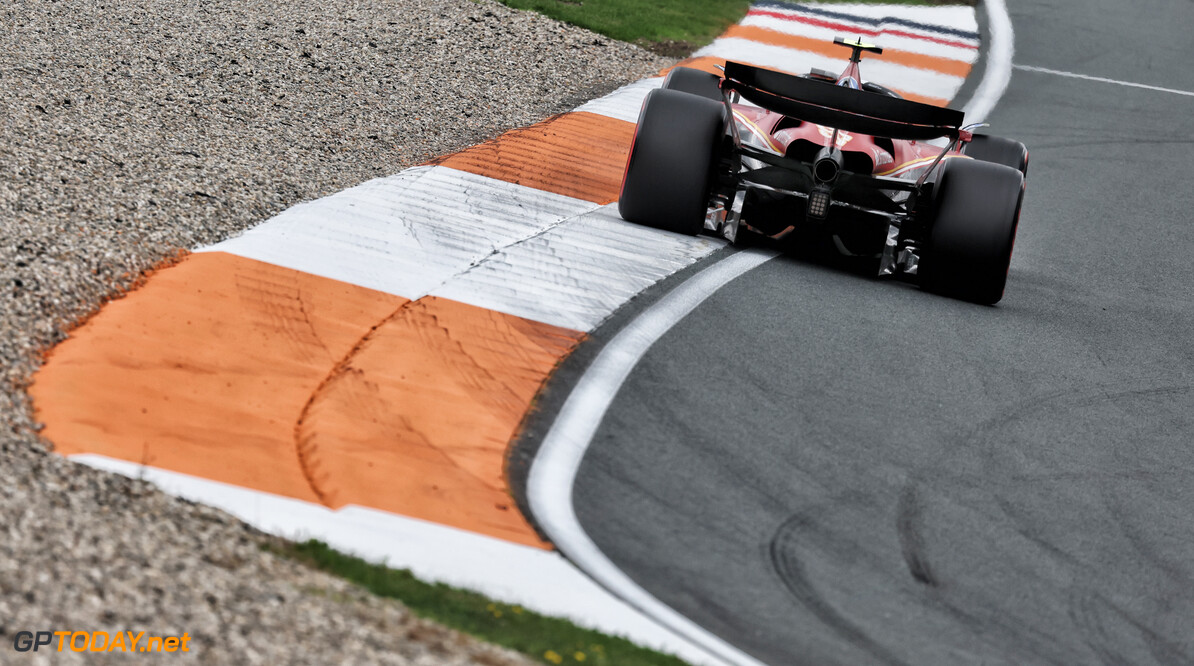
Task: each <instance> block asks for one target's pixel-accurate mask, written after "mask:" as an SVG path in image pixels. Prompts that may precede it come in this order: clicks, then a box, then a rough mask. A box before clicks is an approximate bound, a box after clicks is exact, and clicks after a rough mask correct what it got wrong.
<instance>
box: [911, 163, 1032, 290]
mask: <svg viewBox="0 0 1194 666" xmlns="http://www.w3.org/2000/svg"><path fill="white" fill-rule="evenodd" d="M934 190H935V193H934V199H935V201H936V214H935V217H934V220H933V224H932V228H931V229H930V230H929V234H928V238H926V242H925V243H924V246H923V247H922V249H921V258H920V259H921V260H920V267H919V270H918V275H919V276H920V284H921V286H922V287H924V288H925V289H927V290H929V291H933V292H937V293H940V294H945V295H947V296H953V297H956V298H961V299H964V300H967V301H973V302H975V303H983V304H986V305H993V304H995V303H998V302H999V300H1000V299H1001V298H1003V288H1004V286H1005V285H1006V284H1007V269H1008V264H1009V263H1010V262H1011V259H1012V246H1013V245H1014V244H1015V240H1016V226H1017V225H1018V223H1019V220H1020V204H1021V202H1022V201H1023V198H1024V175H1023V174H1021V173H1020V172H1019V171H1017V170H1016V169H1013V168H1011V167H1008V166H1004V165H1002V164H993V163H990V162H980V161H976V160H962V159H954V160H949V161H947V162H946V163H945V164H943V165H942V168H941V173H940V175H939V176H938V178H937V182H936V185H935V187H934Z"/></svg>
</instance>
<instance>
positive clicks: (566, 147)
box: [433, 112, 634, 204]
mask: <svg viewBox="0 0 1194 666" xmlns="http://www.w3.org/2000/svg"><path fill="white" fill-rule="evenodd" d="M633 138H634V123H628V122H626V121H623V120H617V119H616V118H609V117H607V116H602V115H598V114H595V113H586V112H574V113H565V114H563V115H559V116H555V117H553V118H549V119H547V120H545V121H543V122H541V123H538V124H536V125H531V126H530V127H525V128H523V129H516V130H512V131H509V132H506V133H505V134H503V135H501V136H499V137H498V138H496V139H494V140H492V141H488V142H486V143H483V144H480V145H477V146H473V147H472V148H469V149H467V150H465V151H462V152H459V153H456V154H454V155H449V156H447V157H445V158H443V159H440V160H435V161H434V162H433V164H441V165H443V166H447V167H452V168H453V169H459V170H461V171H467V172H469V173H475V174H477V175H481V176H488V177H490V178H494V179H497V180H503V181H506V182H507V183H515V184H517V185H525V186H527V187H533V188H535V189H537V190H544V191H547V192H554V193H556V194H563V195H565V196H570V197H575V198H577V199H583V200H585V201H592V202H594V203H599V204H607V203H611V202H613V201H615V200H617V198H618V191H619V190H620V188H621V186H622V172H623V171H624V170H625V168H626V157H627V155H628V154H629V153H630V142H631V141H632V140H633Z"/></svg>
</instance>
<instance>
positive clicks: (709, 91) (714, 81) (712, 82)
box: [663, 67, 722, 102]
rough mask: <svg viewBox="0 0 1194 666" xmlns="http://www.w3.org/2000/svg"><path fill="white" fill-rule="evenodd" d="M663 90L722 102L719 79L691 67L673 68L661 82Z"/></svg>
mask: <svg viewBox="0 0 1194 666" xmlns="http://www.w3.org/2000/svg"><path fill="white" fill-rule="evenodd" d="M663 88H664V89H665V90H679V91H680V92H686V93H691V94H693V95H698V96H700V97H704V98H706V99H711V100H713V101H715V102H720V101H722V95H721V77H720V76H718V75H716V74H710V73H709V72H704V71H701V70H699V69H693V68H691V67H673V68H672V71H670V72H668V74H667V78H666V79H664V80H663Z"/></svg>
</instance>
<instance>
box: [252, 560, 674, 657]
mask: <svg viewBox="0 0 1194 666" xmlns="http://www.w3.org/2000/svg"><path fill="white" fill-rule="evenodd" d="M269 550H271V551H274V552H277V553H279V554H281V555H284V556H287V557H290V558H292V559H295V560H298V561H300V562H304V563H306V564H308V565H310V566H312V567H314V568H316V569H319V570H321V571H326V572H328V573H330V574H333V575H335V576H339V577H341V578H344V579H346V580H349V581H351V582H353V583H356V584H358V585H360V586H361V587H363V588H365V589H367V590H369V591H370V592H372V593H373V594H376V595H378V596H381V597H389V598H391V599H397V600H399V601H401V602H402V603H403V604H405V605H406V606H407V607H408V608H410V609H411V611H413V612H414V613H415V614H416V615H419V616H421V617H425V618H427V619H429V620H434V621H435V622H438V623H440V624H443V625H445V626H448V627H452V628H453V629H457V630H459V631H462V632H464V633H466V634H471V635H473V636H476V637H477V638H480V639H481V640H483V641H486V642H489V643H494V644H496V645H501V646H503V647H507V648H510V649H512V650H516V651H518V652H521V653H523V654H525V655H527V656H529V657H531V658H532V659H536V660H538V661H540V662H542V663H544V664H587V665H590V666H592V665H601V666H683V665H684V664H685V662H684V661H681V660H680V659H678V658H676V657H672V656H669V655H665V654H662V653H659V652H655V651H653V650H648V649H646V648H643V647H639V646H637V645H635V644H634V643H631V642H630V641H628V640H626V639H624V638H617V637H614V636H609V635H607V634H603V633H601V632H597V631H593V630H591V629H584V628H582V627H578V626H576V625H575V624H572V623H571V622H569V621H567V620H561V619H559V618H554V617H548V616H546V615H540V614H539V613H535V612H533V611H529V610H526V609H525V608H522V607H520V606H512V605H510V604H503V603H499V602H496V601H493V600H492V599H489V598H488V597H485V596H484V595H481V594H477V593H476V592H469V591H468V590H462V589H460V588H456V587H452V586H450V585H444V584H442V583H426V582H424V581H421V580H419V579H418V578H415V577H414V575H413V574H411V572H410V571H409V570H407V569H391V568H389V567H386V566H384V565H380V564H371V563H369V562H366V561H365V560H362V559H360V558H357V557H353V556H351V555H345V554H344V553H341V552H338V551H336V550H333V549H332V548H330V547H329V546H328V545H327V544H325V543H323V542H322V541H314V540H312V541H306V542H304V543H285V542H277V543H275V544H273V545H271V546H269ZM561 594H567V592H564V591H561Z"/></svg>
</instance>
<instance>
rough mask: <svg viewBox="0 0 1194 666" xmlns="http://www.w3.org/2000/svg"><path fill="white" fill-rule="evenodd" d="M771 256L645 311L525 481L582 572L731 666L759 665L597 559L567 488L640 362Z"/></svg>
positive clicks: (698, 281) (711, 271)
mask: <svg viewBox="0 0 1194 666" xmlns="http://www.w3.org/2000/svg"><path fill="white" fill-rule="evenodd" d="M776 254H777V253H775V252H761V251H748V252H738V253H735V254H732V255H730V256H728V257H726V258H725V259H722V260H721V261H718V262H716V263H714V264H713V265H712V266H710V267H708V268H706V269H705V270H703V271H701V272H700V273H698V274H697V275H696V276H695V277H693V278H691V279H689V280H688V281H687V282H684V283H683V284H681V285H680V286H679V287H677V288H676V289H675V290H674V291H672V292H671V293H669V294H668V295H667V296H664V297H663V298H662V299H660V300H659V302H658V303H656V304H655V305H652V306H651V307H649V308H647V309H646V310H645V311H644V312H643V313H642V314H640V315H639V316H638V317H637V318H635V319H634V321H632V322H630V324H629V325H627V326H626V328H624V329H622V331H621V332H619V333H618V334H617V335H616V336H614V339H613V340H610V342H609V344H608V345H606V346H605V348H604V349H602V350H601V353H600V354H598V355H597V358H596V359H595V360H594V361H593V364H592V365H590V366H589V368H588V369H587V370H585V373H584V374H583V375H581V378H580V381H578V382H577V383H576V386H575V387H574V388H573V389H572V393H571V394H570V395H569V396H568V399H567V400H566V401H565V402H564V406H563V408H562V409H560V413H559V415H558V416H556V420H555V423H553V424H552V426H551V429H550V430H549V431H548V432H547V436H546V437H544V438H543V443H542V444H541V445H540V447H539V453H538V454H537V455H536V457H535V461H534V463H533V466H532V467H531V473H530V477H529V478H528V480H527V499H528V501H529V502H530V505H531V511H532V513H533V514H534V516H535V519H536V520H537V521H538V523H539V526H540V527H541V528H542V529H543V530H544V531H545V532H546V533H547V535H548V536H550V537H551V540H552V542H553V543H555V545H556V547H558V548H559V549H560V550H561V551H562V552H563V553H564V555H566V556H567V557H568V559H570V560H572V562H573V563H575V564H576V565H577V566H578V567H580V568H581V570H583V571H584V572H585V573H587V574H589V575H590V576H592V577H593V578H594V579H595V580H596V581H597V582H598V583H600V584H601V585H602V586H604V587H605V588H606V589H608V590H610V591H612V592H613V593H614V594H616V595H617V596H619V597H621V598H622V599H623V600H624V601H626V602H627V603H629V604H630V605H631V606H634V607H635V608H637V609H639V610H641V611H642V612H643V613H645V614H646V615H647V616H648V617H651V618H654V619H655V620H656V621H658V622H659V623H661V624H663V625H664V626H666V627H668V628H669V629H671V630H672V631H675V632H676V633H677V634H679V635H681V636H683V637H685V638H687V639H688V640H690V641H692V642H693V643H694V644H696V645H698V646H700V647H702V648H704V649H705V650H707V651H709V652H710V653H711V654H712V655H715V656H717V657H718V658H719V659H722V660H725V661H726V662H728V663H731V664H746V665H749V666H762V664H761V663H760V662H758V661H756V660H755V659H754V658H753V657H750V656H749V655H747V654H746V653H744V652H742V651H741V650H739V649H737V648H735V647H734V646H732V645H730V644H729V643H726V642H725V641H723V640H721V639H720V638H718V637H716V636H714V635H713V634H711V633H709V632H707V631H705V630H704V629H702V628H701V627H699V626H697V625H696V623H694V622H693V621H692V620H689V619H688V618H687V617H684V616H683V615H681V614H679V613H677V612H676V611H674V610H672V609H671V608H670V607H669V606H667V605H665V604H664V603H663V602H661V601H659V600H658V599H656V598H655V597H654V596H652V595H651V593H650V592H647V591H646V590H644V589H643V588H641V587H639V585H638V584H637V583H635V582H634V581H633V580H631V579H630V577H629V576H627V575H626V574H625V573H624V572H623V571H622V570H621V569H619V568H618V567H617V565H616V564H614V563H613V562H612V561H610V559H609V558H608V557H606V556H605V553H602V552H601V549H600V548H598V547H597V544H595V543H593V540H592V539H590V538H589V535H588V534H586V533H585V531H584V528H583V527H581V525H580V520H579V519H577V517H576V509H575V507H574V506H573V504H572V485H573V483H574V482H575V481H576V473H577V471H578V470H579V469H580V463H581V460H582V459H583V458H584V455H585V452H586V451H588V448H589V443H590V441H591V440H592V439H593V435H594V433H596V432H597V426H598V425H600V424H601V420H602V418H603V417H604V416H605V412H606V410H608V409H609V406H610V403H612V402H613V399H614V396H615V395H617V393H618V389H619V388H621V386H622V382H624V381H626V378H627V377H628V376H630V372H631V371H632V370H634V367H635V366H636V365H638V362H639V360H640V359H641V358H642V357H643V354H645V353H647V350H648V349H650V348H651V346H652V345H654V344H655V342H656V341H657V340H659V338H660V337H662V336H663V334H664V333H667V332H668V330H670V329H671V328H672V326H674V325H675V324H676V323H678V322H679V321H680V320H681V319H683V318H684V317H685V316H687V315H688V313H690V312H692V311H693V310H694V309H695V308H696V307H697V306H698V305H700V304H701V303H702V302H703V301H704V300H705V299H706V298H708V297H710V296H712V295H713V294H714V293H715V292H716V291H717V290H718V289H720V288H721V287H722V286H724V285H725V284H726V283H727V282H729V281H730V280H733V279H734V278H736V277H738V276H739V275H742V274H743V273H745V272H747V271H749V270H750V269H752V268H755V267H756V266H758V265H760V264H762V263H763V262H765V261H768V260H769V259H771V258H773V257H775V256H776Z"/></svg>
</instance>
